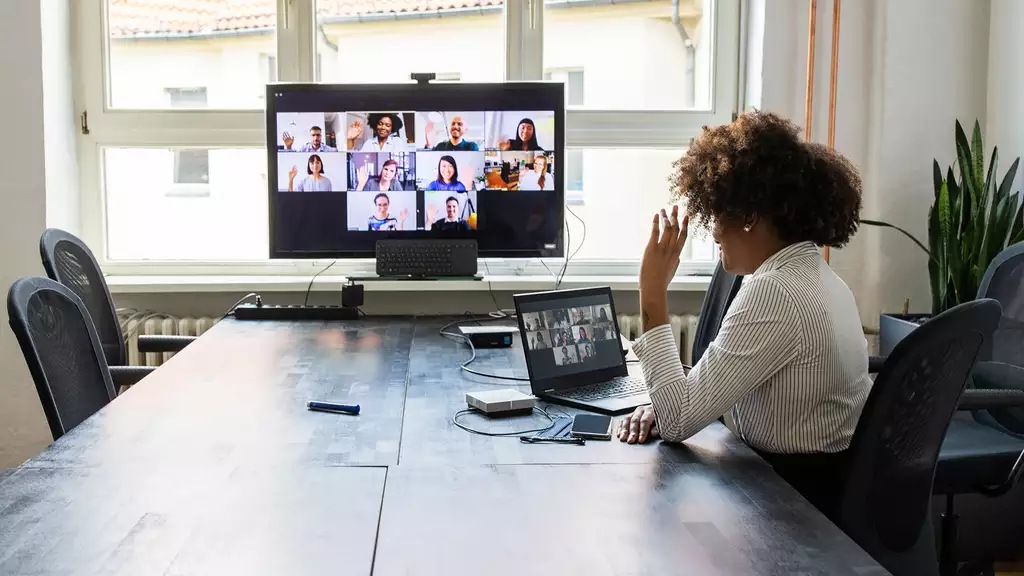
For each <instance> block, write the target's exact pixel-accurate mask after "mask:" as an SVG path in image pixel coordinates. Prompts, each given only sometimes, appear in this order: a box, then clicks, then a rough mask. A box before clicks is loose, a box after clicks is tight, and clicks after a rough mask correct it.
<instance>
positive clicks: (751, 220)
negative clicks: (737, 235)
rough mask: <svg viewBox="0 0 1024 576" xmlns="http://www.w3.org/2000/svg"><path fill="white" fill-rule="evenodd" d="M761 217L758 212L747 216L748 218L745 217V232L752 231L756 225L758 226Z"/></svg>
mask: <svg viewBox="0 0 1024 576" xmlns="http://www.w3.org/2000/svg"><path fill="white" fill-rule="evenodd" d="M759 219H760V218H759V217H758V216H757V214H752V215H750V216H747V217H746V218H744V219H743V231H744V232H750V231H751V230H753V229H754V226H757V222H758V220H759Z"/></svg>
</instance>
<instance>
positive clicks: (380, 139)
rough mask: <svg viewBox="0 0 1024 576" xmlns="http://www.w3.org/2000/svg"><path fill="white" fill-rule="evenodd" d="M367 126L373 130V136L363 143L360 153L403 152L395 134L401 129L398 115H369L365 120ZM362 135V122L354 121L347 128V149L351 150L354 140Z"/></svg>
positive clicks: (353, 146) (389, 113)
mask: <svg viewBox="0 0 1024 576" xmlns="http://www.w3.org/2000/svg"><path fill="white" fill-rule="evenodd" d="M366 122H367V124H369V125H370V127H372V128H373V135H372V136H370V137H369V138H367V139H366V142H363V145H362V147H360V148H359V151H360V152H401V151H402V150H404V148H405V147H404V146H403V143H402V142H401V139H400V138H398V137H397V135H396V134H397V132H398V131H399V130H401V129H402V119H401V118H400V117H399V116H398V114H394V113H391V112H386V113H384V114H370V115H369V117H367V119H366ZM362 133H363V122H362V120H356V121H355V122H353V123H352V124H351V125H350V126H349V127H348V134H346V135H345V136H346V138H347V139H348V149H349V150H352V149H354V148H355V145H356V138H359V135H360V134H362Z"/></svg>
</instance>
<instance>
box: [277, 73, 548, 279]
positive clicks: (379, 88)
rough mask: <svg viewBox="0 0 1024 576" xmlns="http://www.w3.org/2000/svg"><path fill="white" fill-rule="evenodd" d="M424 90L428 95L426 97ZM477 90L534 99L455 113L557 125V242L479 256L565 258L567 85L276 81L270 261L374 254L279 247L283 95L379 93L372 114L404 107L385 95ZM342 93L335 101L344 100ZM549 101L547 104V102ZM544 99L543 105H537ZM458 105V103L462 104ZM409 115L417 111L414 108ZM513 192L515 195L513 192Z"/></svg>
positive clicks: (434, 97) (489, 96)
mask: <svg viewBox="0 0 1024 576" xmlns="http://www.w3.org/2000/svg"><path fill="white" fill-rule="evenodd" d="M539 90H545V91H549V93H547V94H541V95H538V91H539ZM424 91H427V92H429V94H426V95H424V94H423V92H424ZM474 91H475V92H477V93H478V97H477V100H478V101H480V102H489V101H494V100H498V102H499V104H503V103H504V102H515V101H516V97H517V95H522V94H523V93H524V92H527V93H531V94H530V95H531V96H532V97H533V98H532V101H529V100H528V102H530V103H529V104H526V105H523V106H518V107H517V106H511V105H481V106H478V107H476V108H472V107H467V106H464V105H463V106H458V107H454V108H453V109H455V108H457V109H459V110H466V111H474V110H479V111H500V110H541V109H543V110H553V111H554V124H555V137H554V139H555V146H554V149H553V150H552V152H553V153H554V154H555V158H556V164H555V165H556V166H557V167H558V168H557V169H556V170H555V174H554V177H555V190H554V191H553V192H552V196H553V198H552V200H553V203H555V204H556V208H555V210H556V212H557V216H556V218H557V222H558V232H557V235H556V238H555V248H553V249H522V250H504V249H481V250H480V253H479V257H480V258H505V259H533V258H564V257H565V210H566V209H565V158H566V155H565V85H564V83H562V82H555V81H518V82H474V83H459V82H444V83H433V82H432V83H416V82H409V83H394V84H326V83H274V84H267V87H266V103H267V104H266V112H265V122H264V124H265V132H266V151H267V209H268V223H269V237H268V244H269V246H268V247H269V252H270V259H272V260H314V259H353V260H354V259H372V258H374V256H375V254H374V251H372V250H317V251H302V252H297V251H285V250H281V249H279V248H278V246H277V245H276V244H277V235H276V227H277V221H276V220H277V218H276V216H277V206H276V203H275V199H276V196H275V195H276V194H279V193H280V192H279V191H278V190H277V181H278V174H277V168H278V163H277V154H278V149H277V131H278V128H277V113H278V112H277V98H278V96H279V95H280V94H282V93H284V92H321V93H330V92H339V93H344V92H348V93H353V94H356V95H358V97H359V98H366V97H367V96H369V95H375V94H382V97H381V102H382V104H380V105H379V106H374V107H373V108H375V109H376V110H385V109H398V108H403V109H405V108H408V107H398V106H393V105H391V103H389V102H387V100H386V97H384V96H383V95H384V94H388V93H389V95H391V96H392V97H394V96H395V95H398V97H400V98H405V99H409V98H411V97H413V95H415V97H418V98H423V99H424V101H426V102H436V101H443V100H444V98H445V97H446V96H447V95H450V94H453V93H458V96H459V100H463V99H465V94H466V92H474ZM344 97H345V96H344V95H340V96H339V98H344ZM549 99H550V100H549ZM538 100H543V102H544V106H543V107H541V106H540V105H538V104H536V102H537V101H538ZM460 104H461V102H460ZM337 108H338V111H344V112H349V111H353V112H356V111H358V112H364V111H367V112H369V111H374V110H372V109H371V110H364V109H363V108H366V107H363V106H360V107H351V110H346V109H345V107H344V106H338V107H337ZM437 108H442V109H443V107H439V106H437V105H427V106H424V107H423V109H437ZM412 111H416V110H415V109H412ZM512 194H515V192H512ZM378 234H379V238H381V239H385V238H415V237H417V236H413V235H412V234H411V233H410V232H403V233H378ZM422 237H423V238H429V237H432V236H431V235H429V233H426V234H423V235H422Z"/></svg>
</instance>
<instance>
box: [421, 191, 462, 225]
mask: <svg viewBox="0 0 1024 576" xmlns="http://www.w3.org/2000/svg"><path fill="white" fill-rule="evenodd" d="M444 214H445V216H444V218H439V219H437V220H435V218H436V217H437V208H435V207H434V205H433V204H431V205H430V206H427V221H428V222H431V224H430V229H431V230H440V231H443V232H451V231H455V230H465V231H468V230H469V229H470V227H469V223H468V222H466V221H465V220H463V219H462V218H459V201H458V200H457V199H456V198H455V197H454V196H449V197H448V199H447V200H445V201H444Z"/></svg>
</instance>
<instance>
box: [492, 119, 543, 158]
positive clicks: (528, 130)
mask: <svg viewBox="0 0 1024 576" xmlns="http://www.w3.org/2000/svg"><path fill="white" fill-rule="evenodd" d="M499 148H501V149H502V150H525V151H528V152H536V151H541V152H543V151H544V149H543V148H541V147H540V144H539V143H538V142H537V126H536V125H534V123H533V120H531V119H529V118H523V119H522V120H520V121H519V126H518V127H517V128H516V137H515V138H511V139H508V140H504V141H502V142H501V145H500V146H499Z"/></svg>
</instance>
